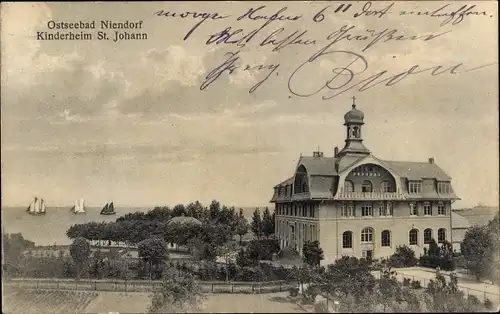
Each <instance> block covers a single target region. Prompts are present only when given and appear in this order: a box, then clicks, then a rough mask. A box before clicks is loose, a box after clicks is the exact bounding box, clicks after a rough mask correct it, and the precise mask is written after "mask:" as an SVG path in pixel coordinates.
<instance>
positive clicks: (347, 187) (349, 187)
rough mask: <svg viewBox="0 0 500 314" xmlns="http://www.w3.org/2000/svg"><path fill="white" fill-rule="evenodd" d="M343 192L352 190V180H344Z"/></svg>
mask: <svg viewBox="0 0 500 314" xmlns="http://www.w3.org/2000/svg"><path fill="white" fill-rule="evenodd" d="M344 192H354V183H352V181H349V180H346V181H345V182H344Z"/></svg>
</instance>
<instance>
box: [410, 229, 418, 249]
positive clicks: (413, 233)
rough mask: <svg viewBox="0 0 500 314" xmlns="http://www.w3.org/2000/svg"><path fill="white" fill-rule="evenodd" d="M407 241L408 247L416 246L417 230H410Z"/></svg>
mask: <svg viewBox="0 0 500 314" xmlns="http://www.w3.org/2000/svg"><path fill="white" fill-rule="evenodd" d="M408 240H409V242H410V245H418V230H417V229H411V230H410V233H409V239H408Z"/></svg>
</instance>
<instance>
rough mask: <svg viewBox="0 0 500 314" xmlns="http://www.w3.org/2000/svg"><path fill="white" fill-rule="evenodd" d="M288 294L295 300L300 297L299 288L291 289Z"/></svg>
mask: <svg viewBox="0 0 500 314" xmlns="http://www.w3.org/2000/svg"><path fill="white" fill-rule="evenodd" d="M288 292H289V293H290V296H291V297H293V298H294V297H296V296H298V295H299V288H297V287H293V288H290V289H288Z"/></svg>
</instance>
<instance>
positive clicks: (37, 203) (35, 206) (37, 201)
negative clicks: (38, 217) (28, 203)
mask: <svg viewBox="0 0 500 314" xmlns="http://www.w3.org/2000/svg"><path fill="white" fill-rule="evenodd" d="M33 211H34V212H35V213H39V212H40V201H39V200H38V198H35V205H34V206H33Z"/></svg>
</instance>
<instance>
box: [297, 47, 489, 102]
mask: <svg viewBox="0 0 500 314" xmlns="http://www.w3.org/2000/svg"><path fill="white" fill-rule="evenodd" d="M346 57H348V59H350V60H349V61H348V62H347V63H344V64H339V65H336V66H335V67H334V68H333V69H328V70H327V71H328V72H331V73H333V75H332V77H331V78H330V79H328V80H327V81H326V82H325V83H324V84H323V85H322V86H319V87H316V88H313V89H312V90H303V85H304V84H302V82H304V80H307V75H305V74H303V73H304V72H305V70H306V69H307V70H309V71H308V72H310V71H312V72H313V73H319V72H321V71H325V69H324V68H322V67H320V66H319V62H318V60H320V59H325V58H327V59H328V60H329V61H331V62H335V60H339V59H341V58H342V59H345V58H346ZM493 64H496V63H490V64H485V65H481V66H478V67H474V68H469V69H467V68H465V66H464V65H463V64H462V63H456V64H453V65H451V66H444V65H436V66H432V67H427V68H423V67H421V66H420V65H418V64H415V65H413V66H411V67H409V68H408V69H406V70H403V71H401V72H398V73H389V72H388V71H387V70H381V71H378V72H377V73H375V74H372V75H369V76H368V77H366V76H362V74H364V73H365V72H366V71H367V70H368V68H369V63H368V61H367V60H366V58H365V57H364V56H363V55H361V54H358V53H355V52H352V51H345V50H331V51H321V52H319V53H316V54H314V55H313V56H312V57H311V58H309V59H308V60H306V61H305V62H303V63H302V64H300V65H299V66H298V67H297V68H296V69H295V70H294V71H293V73H292V75H291V76H290V78H289V79H288V90H289V91H290V92H291V93H292V94H294V95H296V96H299V97H310V96H313V95H316V94H318V93H320V92H331V93H329V94H328V95H323V96H322V99H323V100H329V99H332V98H335V97H337V96H339V95H341V94H343V93H345V92H347V91H349V90H352V89H356V88H357V91H358V92H363V91H366V90H369V89H372V88H374V87H376V86H380V85H381V84H383V85H384V86H393V85H396V84H398V83H400V82H402V81H403V80H405V79H408V78H409V77H412V76H415V75H419V74H424V73H425V74H428V75H430V76H439V75H445V74H447V75H450V74H459V73H465V72H470V71H474V70H478V69H481V68H484V67H487V66H490V65H493ZM311 67H313V68H312V69H311ZM356 69H357V70H356ZM358 78H359V79H358ZM356 79H358V80H357V81H356Z"/></svg>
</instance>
